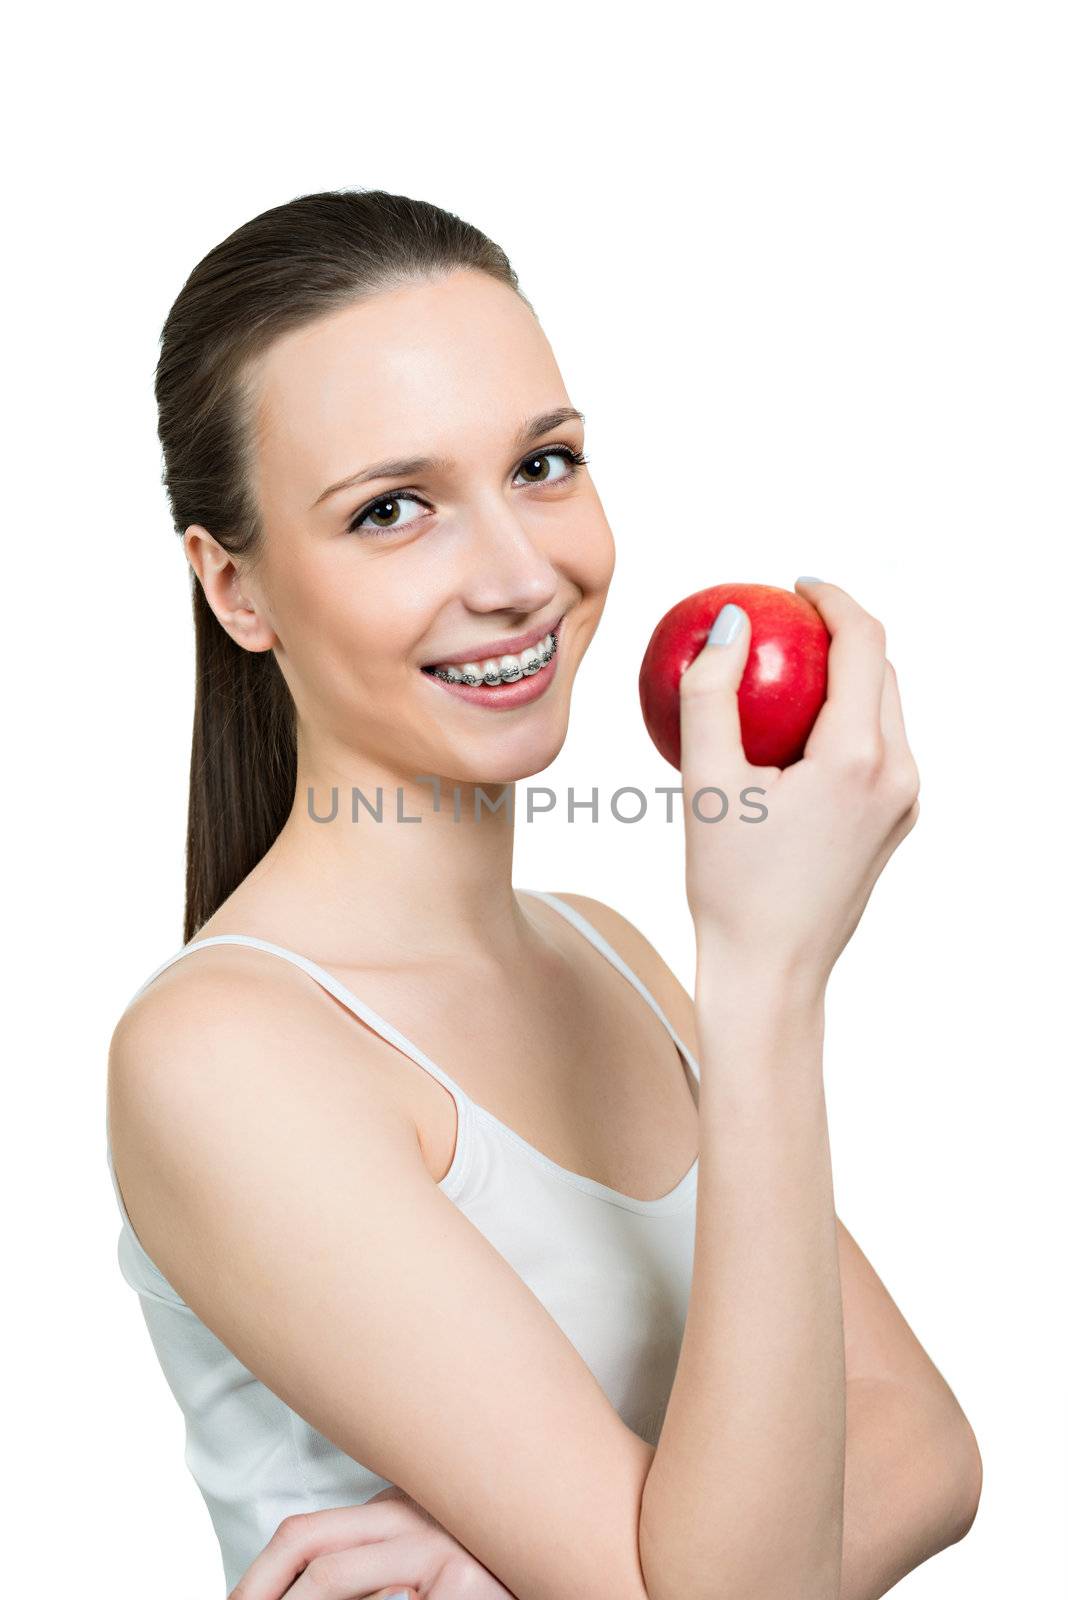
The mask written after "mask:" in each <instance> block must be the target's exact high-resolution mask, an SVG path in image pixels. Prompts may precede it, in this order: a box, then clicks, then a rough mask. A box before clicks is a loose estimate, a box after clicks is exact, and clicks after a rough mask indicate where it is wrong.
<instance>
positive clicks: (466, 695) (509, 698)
mask: <svg viewBox="0 0 1068 1600" xmlns="http://www.w3.org/2000/svg"><path fill="white" fill-rule="evenodd" d="M552 631H553V632H554V633H555V635H556V649H555V650H554V651H553V653H552V655H551V656H550V657H549V660H548V662H547V663H546V665H545V666H544V667H542V668H540V670H539V671H537V672H532V673H531V674H530V677H529V678H519V679H517V681H516V682H515V683H502V684H501V686H500V688H498V689H484V688H483V687H482V686H481V684H471V683H450V682H449V681H448V679H446V678H436V677H435V676H434V674H433V673H432V672H424V673H423V677H424V678H429V679H430V682H431V683H434V684H436V685H437V686H438V688H439V689H444V690H445V692H446V694H452V695H455V696H456V698H457V699H458V700H468V701H470V703H471V704H472V705H473V706H488V707H489V708H490V709H491V710H497V711H511V710H512V708H513V706H525V705H527V704H529V702H530V701H531V700H537V698H538V696H539V695H543V694H544V693H545V691H546V689H547V688H548V687H549V684H550V683H551V682H552V679H553V678H554V677H555V675H556V663H557V661H558V660H559V659H560V623H557V625H556V627H555V628H554V629H553V630H552Z"/></svg>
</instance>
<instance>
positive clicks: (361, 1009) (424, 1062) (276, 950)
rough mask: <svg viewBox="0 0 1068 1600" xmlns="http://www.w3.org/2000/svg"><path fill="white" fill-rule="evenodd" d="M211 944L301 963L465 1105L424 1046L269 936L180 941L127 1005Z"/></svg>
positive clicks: (221, 936)
mask: <svg viewBox="0 0 1068 1600" xmlns="http://www.w3.org/2000/svg"><path fill="white" fill-rule="evenodd" d="M213 944H243V945H249V946H250V947H251V948H252V949H254V950H266V951H267V952H268V953H269V954H270V955H274V956H280V957H281V958H282V960H283V961H289V962H291V963H292V965H293V966H295V967H300V969H301V970H302V971H303V972H306V973H307V974H308V976H309V977H310V978H314V979H315V981H316V983H318V984H320V985H321V986H322V988H324V989H325V990H326V991H327V993H328V994H332V995H333V996H334V999H335V1000H339V1001H340V1002H341V1004H342V1005H343V1006H344V1007H345V1009H346V1010H347V1011H351V1012H352V1013H353V1014H354V1016H357V1017H359V1019H360V1021H361V1022H365V1023H366V1024H367V1026H368V1027H369V1028H371V1029H373V1030H374V1032H375V1033H377V1034H378V1035H379V1036H380V1037H381V1038H383V1039H386V1040H388V1041H389V1043H390V1044H392V1045H395V1046H396V1047H397V1049H398V1050H400V1051H402V1053H403V1054H404V1055H406V1056H408V1057H409V1058H410V1059H411V1060H412V1061H415V1062H417V1063H418V1065H419V1066H421V1067H423V1068H424V1069H425V1070H426V1071H427V1072H429V1074H430V1076H431V1077H432V1078H436V1079H437V1081H438V1082H439V1083H440V1084H442V1085H443V1086H444V1087H445V1088H446V1089H448V1090H449V1091H450V1093H451V1094H452V1095H453V1096H454V1097H455V1098H456V1099H457V1101H458V1102H459V1103H460V1104H462V1105H466V1104H467V1103H468V1096H467V1095H466V1094H465V1093H464V1091H463V1089H461V1087H460V1085H459V1084H458V1083H457V1082H456V1081H455V1080H454V1079H453V1078H450V1077H449V1075H448V1073H447V1072H444V1071H443V1070H442V1068H441V1067H439V1066H438V1064H437V1062H436V1061H432V1060H431V1059H430V1057H429V1056H428V1055H427V1054H426V1052H425V1051H424V1050H420V1048H419V1046H418V1045H417V1044H414V1043H413V1042H412V1040H411V1039H409V1038H408V1037H407V1036H406V1035H405V1034H403V1033H401V1031H400V1029H399V1028H395V1027H394V1026H393V1024H392V1022H387V1021H386V1019H385V1017H380V1016H379V1014H378V1012H377V1011H375V1010H373V1009H372V1007H371V1006H369V1005H368V1004H367V1003H366V1002H365V1001H363V1000H361V999H360V998H359V996H358V995H355V994H353V992H352V990H351V989H348V988H346V986H345V985H344V984H343V983H342V982H341V980H340V978H335V977H334V975H333V973H332V972H328V971H327V970H326V968H325V967H320V966H319V965H318V963H317V962H315V961H311V960H309V959H308V957H307V956H302V955H298V953H297V952H296V951H295V950H287V949H286V948H285V946H284V945H280V944H272V943H271V942H270V940H268V939H258V938H257V937H256V936H255V935H254V934H251V933H217V934H213V935H212V936H211V937H210V938H208V939H194V940H193V941H192V942H191V943H190V944H186V945H183V946H182V948H181V949H180V950H176V951H175V952H174V954H173V955H171V956H168V957H167V959H166V961H162V962H161V963H160V965H159V966H158V967H157V968H156V970H155V971H154V972H153V973H151V974H150V975H149V977H147V978H146V979H145V981H144V983H143V984H141V986H140V988H139V989H137V990H136V991H135V993H134V994H133V995H131V997H130V1000H129V1001H128V1005H132V1004H133V1002H134V1001H135V1000H136V999H137V997H138V995H140V994H143V993H144V991H145V990H146V989H147V988H148V986H149V984H151V983H153V982H154V981H155V980H156V979H157V978H158V977H159V975H160V973H161V972H165V971H166V970H167V968H168V967H170V966H173V965H174V963H175V962H176V961H180V960H181V959H182V957H183V956H188V955H191V954H192V952H193V951H194V950H202V949H205V948H206V947H207V946H208V945H213Z"/></svg>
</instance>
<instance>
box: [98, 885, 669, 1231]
mask: <svg viewBox="0 0 1068 1600" xmlns="http://www.w3.org/2000/svg"><path fill="white" fill-rule="evenodd" d="M519 892H520V893H522V894H529V895H533V896H534V897H535V898H536V899H538V900H544V901H547V902H548V904H550V905H551V906H553V907H554V908H555V909H556V910H557V911H558V912H559V914H560V915H562V916H563V917H564V918H565V919H566V920H567V921H569V922H571V923H572V925H573V926H574V927H576V928H577V929H578V931H579V932H580V933H582V934H584V935H585V937H586V938H587V939H588V940H589V941H590V943H591V944H593V945H594V946H595V947H596V948H597V949H598V950H600V952H601V954H602V955H603V956H604V957H605V958H606V960H608V961H609V962H610V963H611V964H612V965H613V966H614V967H615V968H616V970H617V971H618V972H620V973H621V974H622V976H623V977H624V978H626V979H627V980H628V982H630V983H631V984H632V985H633V986H634V988H635V989H637V991H638V993H639V994H640V995H641V996H642V998H643V999H644V1000H645V1001H646V1002H647V1004H648V1005H649V1006H650V1007H651V1008H652V1010H653V1011H654V1012H655V1014H656V1015H657V1016H658V1017H659V1018H660V1020H661V1022H662V1023H663V1024H664V1026H665V1028H666V1029H667V1031H668V1033H669V1035H670V1036H671V1039H672V1041H673V1043H674V1044H675V1047H676V1049H677V1050H678V1052H679V1055H680V1056H681V1058H682V1059H683V1061H685V1063H686V1064H687V1065H688V1066H689V1068H690V1070H691V1072H692V1073H693V1076H694V1079H695V1080H696V1082H697V1083H698V1085H700V1081H701V1071H700V1067H699V1065H698V1062H697V1059H696V1057H695V1056H694V1055H693V1052H692V1051H691V1050H690V1049H689V1048H688V1047H687V1046H686V1045H685V1044H684V1042H683V1040H682V1039H681V1038H680V1036H679V1034H678V1031H677V1030H676V1028H675V1027H674V1026H673V1024H672V1023H671V1021H670V1019H669V1018H668V1016H667V1013H666V1012H665V1011H664V1009H663V1007H662V1006H661V1005H660V1004H659V1002H658V1001H657V1000H656V999H655V997H654V996H653V995H652V993H651V992H650V990H649V989H648V988H647V986H646V985H645V984H644V983H643V982H642V980H641V979H640V978H639V977H638V976H637V974H636V973H635V972H634V971H633V970H632V969H631V968H630V967H629V966H628V965H627V964H626V962H625V961H624V960H623V959H622V957H621V956H619V955H618V954H617V953H616V951H615V950H614V949H613V948H612V946H611V945H610V944H609V943H608V941H607V940H606V939H605V938H604V936H603V934H601V933H600V932H599V930H598V929H597V928H595V927H594V925H593V924H592V923H591V922H590V921H589V920H588V919H587V918H586V917H584V916H583V915H582V913H581V912H580V911H577V910H576V909H575V907H574V906H571V905H569V904H568V903H567V901H566V900H561V899H560V898H559V897H558V896H557V895H554V894H550V893H549V892H548V891H547V890H544V889H522V890H520V891H519ZM214 944H241V945H249V946H251V947H253V948H254V949H258V950H266V951H269V952H270V953H271V954H273V955H277V956H281V957H282V958H283V959H284V960H287V961H289V962H291V963H293V964H294V965H295V966H298V967H300V968H301V969H302V970H303V971H304V972H306V973H307V974H308V975H309V977H312V978H314V979H315V981H316V982H317V983H318V984H319V985H320V986H321V987H322V988H324V989H325V990H326V991H327V993H329V994H332V995H333V996H334V998H335V999H336V1000H338V1001H340V1003H341V1004H342V1005H343V1006H344V1007H345V1009H346V1010H348V1011H351V1012H352V1013H353V1015H354V1016H357V1017H359V1019H360V1021H361V1022H364V1023H366V1024H367V1026H368V1027H369V1028H371V1029H372V1030H373V1031H374V1032H375V1033H377V1034H378V1035H379V1036H380V1037H381V1038H384V1039H386V1040H387V1041H388V1042H389V1043H390V1044H392V1045H394V1046H395V1047H396V1048H397V1049H398V1050H400V1051H401V1053H402V1054H403V1055H406V1056H408V1057H409V1059H410V1060H412V1061H414V1062H416V1063H417V1065H419V1066H421V1067H423V1068H424V1070H425V1071H427V1072H428V1073H429V1074H430V1076H431V1077H432V1078H435V1079H436V1080H437V1081H438V1082H439V1083H440V1084H441V1085H442V1087H443V1088H445V1089H446V1090H448V1092H449V1093H450V1094H451V1096H452V1098H453V1100H454V1102H455V1105H456V1122H457V1126H456V1145H455V1149H454V1152H453V1158H452V1161H451V1162H450V1164H449V1169H448V1171H447V1172H446V1173H445V1175H444V1177H442V1178H440V1179H439V1180H438V1183H437V1187H438V1188H439V1189H440V1190H442V1192H443V1193H445V1194H447V1195H452V1194H454V1193H456V1192H458V1191H459V1190H460V1188H461V1187H462V1185H463V1180H464V1177H465V1175H466V1170H467V1164H468V1160H469V1158H470V1154H471V1123H472V1120H473V1119H475V1118H477V1119H478V1120H479V1121H481V1122H483V1123H487V1124H488V1125H489V1126H490V1127H491V1128H493V1129H494V1130H495V1131H496V1132H497V1133H498V1134H499V1135H500V1136H501V1137H503V1138H504V1139H506V1140H507V1141H508V1142H509V1143H510V1144H512V1145H514V1146H515V1147H516V1148H517V1149H518V1150H520V1151H521V1152H522V1153H523V1154H524V1155H525V1156H526V1157H527V1158H528V1159H529V1160H531V1161H534V1162H535V1163H536V1164H537V1165H539V1166H540V1167H542V1168H543V1170H545V1171H547V1172H549V1173H551V1174H552V1175H553V1176H554V1177H556V1178H557V1179H559V1180H560V1181H562V1182H564V1183H567V1184H570V1185H571V1186H572V1187H574V1188H576V1189H579V1190H581V1191H582V1192H584V1193H586V1194H588V1195H590V1196H592V1197H594V1198H596V1199H601V1200H604V1201H606V1202H608V1203H609V1204H611V1205H615V1206H620V1207H622V1208H623V1209H625V1210H628V1211H637V1212H644V1213H647V1214H655V1213H657V1212H660V1211H675V1210H677V1209H679V1208H680V1207H681V1206H682V1205H683V1204H685V1203H686V1202H687V1201H688V1199H689V1195H690V1192H691V1190H692V1189H693V1187H694V1185H695V1184H696V1181H697V1171H698V1158H697V1157H695V1158H694V1160H693V1162H692V1163H691V1164H690V1166H689V1167H688V1168H687V1170H686V1171H685V1172H684V1173H683V1175H682V1177H681V1178H680V1179H679V1181H678V1182H677V1183H676V1184H674V1185H673V1187H672V1188H671V1189H669V1190H668V1192H667V1193H666V1194H663V1195H658V1196H655V1197H654V1198H653V1199H651V1200H640V1199H638V1198H637V1197H636V1196H635V1195H629V1194H624V1193H623V1192H622V1190H620V1189H613V1188H611V1187H610V1186H609V1185H608V1184H606V1183H600V1182H598V1180H597V1179H596V1178H590V1177H587V1176H585V1174H583V1173H580V1172H574V1171H572V1170H571V1168H569V1167H564V1166H561V1165H560V1164H559V1162H556V1161H553V1160H552V1159H551V1157H549V1156H547V1155H545V1153H544V1152H543V1151H541V1150H539V1149H538V1148H537V1147H536V1146H535V1145H532V1144H531V1143H530V1142H529V1141H528V1140H526V1139H524V1138H523V1136H522V1135H521V1134H519V1133H517V1132H516V1130H515V1129H514V1128H512V1127H510V1126H509V1125H508V1124H507V1123H506V1122H502V1121H501V1119H500V1118H499V1117H497V1116H494V1114H493V1112H492V1111H489V1110H488V1109H487V1108H486V1107H485V1106H483V1105H480V1104H479V1103H478V1101H476V1100H472V1098H471V1096H470V1095H469V1094H468V1093H467V1091H466V1090H465V1089H463V1088H462V1087H461V1085H460V1084H459V1083H457V1082H456V1080H455V1079H454V1078H451V1077H450V1076H449V1074H448V1073H447V1072H445V1071H444V1069H443V1068H442V1067H439V1066H438V1064H437V1062H436V1061H433V1060H431V1058H430V1057H429V1056H428V1055H427V1054H426V1052H425V1051H424V1050H421V1049H420V1048H419V1046H418V1045H417V1044H415V1042H414V1041H413V1040H411V1039H409V1038H408V1037H407V1036H406V1035H405V1034H403V1033H402V1032H401V1031H400V1029H399V1028H397V1027H395V1026H394V1025H393V1023H391V1022H389V1021H387V1019H386V1018H385V1017H383V1016H380V1015H379V1013H378V1012H377V1011H375V1010H374V1008H373V1007H372V1006H370V1005H368V1004H367V1002H366V1001H364V1000H361V999H360V998H359V996H358V995H356V994H354V993H353V992H352V990H351V989H349V988H348V987H347V986H346V985H345V984H343V983H342V982H341V980H340V979H339V978H336V977H335V976H334V974H333V973H332V972H329V971H328V970H327V968H325V967H321V966H319V964H318V963H317V962H315V961H312V960H310V959H309V958H308V957H307V956H303V955H301V954H299V952H297V951H295V950H290V949H288V948H287V947H286V946H284V945H280V944H274V943H273V942H272V941H271V940H269V939H261V938H259V937H257V936H256V935H255V934H248V933H218V934H212V935H210V936H209V937H208V938H206V939H192V940H190V941H189V943H188V944H184V945H183V946H182V947H181V949H180V950H176V951H175V952H174V954H173V955H171V956H169V957H168V958H167V959H166V960H165V961H163V962H161V963H160V965H159V966H158V967H157V968H156V969H155V971H154V972H152V973H151V974H150V975H149V977H147V978H146V979H145V981H144V983H142V984H141V985H140V987H139V988H138V989H137V990H136V991H135V993H134V994H133V995H132V996H131V998H130V1001H129V1002H128V1005H132V1003H133V1001H134V1000H136V999H137V997H138V995H140V994H141V993H143V991H144V990H145V989H147V988H148V986H149V985H150V984H151V983H152V982H153V981H154V980H155V979H156V978H158V977H159V975H160V973H162V972H164V971H165V970H166V969H167V967H169V966H171V965H172V964H173V963H174V962H175V961H178V960H179V959H180V958H181V957H183V956H185V955H188V954H189V952H190V951H192V950H197V949H200V948H201V947H206V946H208V945H214ZM109 1154H110V1152H109Z"/></svg>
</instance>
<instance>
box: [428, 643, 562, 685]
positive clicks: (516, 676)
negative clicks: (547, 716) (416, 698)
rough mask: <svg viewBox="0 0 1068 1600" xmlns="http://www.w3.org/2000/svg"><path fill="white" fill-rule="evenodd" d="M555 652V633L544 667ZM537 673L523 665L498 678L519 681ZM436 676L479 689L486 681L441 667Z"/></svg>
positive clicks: (449, 681)
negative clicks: (456, 673)
mask: <svg viewBox="0 0 1068 1600" xmlns="http://www.w3.org/2000/svg"><path fill="white" fill-rule="evenodd" d="M555 654H556V638H555V635H554V636H553V641H552V644H551V645H550V646H549V653H548V655H546V656H544V657H543V659H542V663H541V666H542V667H543V666H544V665H545V663H546V662H547V661H551V660H552V658H553V656H554V655H555ZM538 671H539V672H540V671H541V667H539V668H538ZM535 675H536V674H535V673H533V672H524V671H523V669H522V668H521V667H519V668H517V669H516V670H515V671H514V672H511V673H504V674H502V675H501V676H500V677H499V678H498V679H497V684H500V683H518V682H519V680H520V678H533V677H534V676H535ZM434 676H435V678H442V679H443V680H444V681H445V682H446V683H466V684H468V685H469V686H470V687H471V688H472V689H477V688H478V687H479V686H480V684H483V683H485V682H486V679H485V678H472V676H471V674H470V673H469V672H462V673H461V674H460V676H459V677H458V678H450V677H449V674H448V673H447V672H443V671H442V670H441V668H440V667H435V668H434ZM497 684H494V683H491V684H490V688H491V689H493V688H496V687H497Z"/></svg>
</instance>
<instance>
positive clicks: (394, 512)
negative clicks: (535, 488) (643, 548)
mask: <svg viewBox="0 0 1068 1600" xmlns="http://www.w3.org/2000/svg"><path fill="white" fill-rule="evenodd" d="M588 459H589V457H588V456H584V455H582V454H581V453H580V452H578V451H575V450H570V449H566V448H563V449H554V450H539V451H538V453H537V454H536V455H532V456H527V458H526V460H525V461H522V462H520V464H519V467H518V469H517V470H518V471H519V472H524V473H525V472H527V470H528V469H529V470H530V476H529V477H528V478H527V480H526V481H527V483H529V484H536V483H560V482H562V481H563V479H565V478H573V477H574V476H575V475H576V473H577V472H578V469H579V468H580V467H583V466H585V465H586V462H587V461H588ZM552 462H556V463H557V464H558V465H559V467H560V469H561V470H560V471H559V472H556V473H550V472H549V471H548V468H549V466H550V464H551V463H552ZM425 504H426V502H425V501H423V500H420V499H419V498H418V496H416V495H414V494H407V493H402V492H401V491H399V490H398V492H397V493H396V494H386V495H382V496H380V497H379V499H377V500H373V501H372V502H371V504H370V505H369V506H368V507H367V508H366V509H365V510H363V511H357V512H356V514H355V516H354V517H353V518H352V520H351V521H350V522H349V524H348V531H349V532H350V533H364V534H381V533H392V532H393V530H394V528H406V527H409V526H410V524H411V522H412V521H413V520H414V521H416V522H417V521H418V520H419V519H418V517H416V518H414V519H413V518H409V519H408V520H407V521H406V522H405V521H402V520H401V519H400V517H399V511H400V508H401V507H402V506H405V505H411V506H425Z"/></svg>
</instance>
